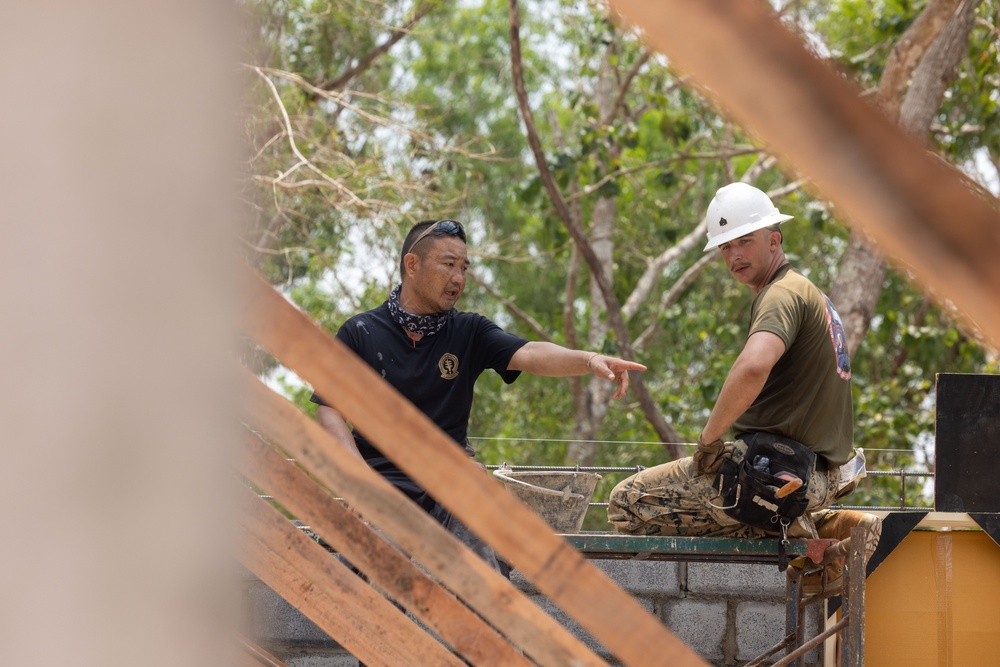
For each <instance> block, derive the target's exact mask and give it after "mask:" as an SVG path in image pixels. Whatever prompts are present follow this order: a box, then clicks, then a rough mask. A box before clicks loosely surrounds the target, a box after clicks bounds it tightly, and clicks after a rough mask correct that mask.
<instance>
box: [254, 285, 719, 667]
mask: <svg viewBox="0 0 1000 667" xmlns="http://www.w3.org/2000/svg"><path fill="white" fill-rule="evenodd" d="M246 271H247V275H246V279H245V281H244V289H245V300H244V302H243V304H242V305H243V308H242V313H243V326H244V329H245V332H246V333H247V334H248V335H249V336H251V337H252V338H253V339H254V340H256V341H257V342H258V343H260V344H261V345H262V346H263V347H264V348H265V349H267V350H268V351H269V352H270V353H271V354H273V355H274V356H275V357H276V358H277V359H279V360H280V361H281V362H282V363H283V364H285V365H286V366H287V367H289V368H291V369H292V370H294V371H295V372H296V373H298V374H299V376H300V377H302V378H303V379H304V380H305V381H307V382H309V383H310V384H311V385H312V386H313V387H314V388H315V389H316V390H317V391H318V392H319V393H321V394H322V395H323V397H324V398H326V399H327V400H328V401H331V403H332V404H333V405H334V406H335V407H336V408H337V409H338V410H339V411H340V412H341V413H342V414H343V415H344V416H345V417H346V418H347V420H348V421H350V422H351V423H353V424H354V425H355V426H357V427H358V428H359V429H361V430H362V431H364V433H365V434H366V435H367V436H368V437H369V438H370V439H371V440H372V441H373V442H375V444H376V445H377V446H378V447H379V449H380V450H381V451H383V452H384V453H386V454H387V455H388V456H390V457H391V458H392V459H393V461H394V462H395V463H396V464H397V465H398V466H399V467H400V468H402V469H403V470H404V471H405V472H406V473H407V474H408V475H410V476H411V477H412V478H413V479H414V480H416V481H417V482H418V483H419V484H421V485H422V486H423V487H424V488H426V489H428V490H430V491H431V493H433V494H434V496H435V498H437V499H438V500H439V502H441V503H442V504H443V505H445V506H446V507H447V508H448V509H449V510H450V511H452V512H453V513H454V514H455V515H456V516H457V517H458V518H459V519H460V520H462V521H463V522H464V523H465V524H466V525H468V526H470V527H472V528H473V529H474V530H475V531H476V532H477V534H478V535H479V536H480V537H481V538H483V539H484V540H486V541H487V542H488V543H489V544H490V545H492V546H493V547H494V548H495V549H497V550H498V551H499V552H500V553H501V554H503V556H504V557H505V558H506V559H507V560H508V561H509V562H511V563H512V564H513V565H514V566H515V567H516V568H517V569H518V570H520V572H521V573H522V574H523V575H524V576H525V577H527V578H528V579H529V580H530V581H532V582H533V583H534V584H535V585H536V586H537V587H538V589H539V590H540V591H541V592H542V593H543V594H545V595H546V596H547V597H548V598H549V599H550V600H552V601H553V602H554V603H556V604H557V605H559V606H560V607H561V608H562V609H563V610H564V611H566V612H567V613H568V614H569V615H570V616H572V617H573V618H574V619H575V620H576V621H577V622H579V623H580V625H581V626H583V627H584V628H585V629H586V630H587V631H588V632H590V633H591V634H592V635H593V636H594V637H595V638H596V639H598V640H599V641H600V642H601V643H602V644H604V646H606V647H607V648H608V649H609V650H611V651H612V652H613V653H614V654H615V655H616V656H617V657H618V658H619V659H621V660H622V661H623V662H625V663H626V664H628V665H635V666H640V665H650V666H652V665H660V664H662V663H663V660H664V657H665V656H669V657H670V659H671V662H672V664H674V665H677V666H678V667H686V666H688V665H699V666H700V665H705V664H706V663H705V662H704V661H702V659H701V658H700V657H699V656H698V655H697V653H695V652H694V651H693V650H692V649H691V648H689V647H688V646H686V645H685V644H684V643H683V642H681V641H680V640H679V639H677V637H675V636H674V635H673V634H672V633H671V632H670V631H669V630H668V629H667V628H666V627H665V626H664V625H663V624H662V623H661V622H660V621H659V620H658V619H656V618H654V617H653V616H651V615H650V614H649V613H647V612H646V610H645V609H644V608H643V607H642V606H641V605H640V604H639V603H638V602H636V601H635V600H634V599H632V597H631V596H629V595H628V594H627V593H626V592H625V591H623V590H622V589H621V588H619V587H618V586H617V585H616V584H615V583H614V582H613V581H612V580H611V579H610V578H608V577H607V576H606V575H605V574H604V573H603V572H601V571H600V570H599V569H597V568H596V567H595V566H594V565H592V564H591V563H589V562H587V561H586V560H585V559H584V558H583V557H582V556H581V555H580V554H579V553H578V552H577V551H576V550H575V549H573V547H572V546H571V545H569V544H568V543H567V542H566V540H564V539H563V538H561V537H559V536H558V535H556V534H554V533H553V532H552V530H551V528H549V526H548V524H546V523H545V522H544V521H543V520H542V519H541V518H540V517H538V516H537V515H536V514H535V513H534V512H532V511H531V510H530V509H528V508H527V507H526V506H525V505H524V504H522V503H521V502H520V501H518V500H517V499H515V498H514V497H513V496H512V495H511V494H509V493H507V492H506V491H504V490H503V489H502V488H500V486H499V485H498V484H497V483H496V482H495V481H494V480H492V479H490V478H489V476H487V475H485V474H483V473H482V472H481V471H480V470H479V469H478V467H477V466H476V465H475V463H474V462H473V461H472V460H471V459H469V457H468V456H466V455H465V453H464V452H463V451H462V450H461V448H459V447H457V446H456V445H455V443H454V442H453V441H452V440H451V439H450V438H449V437H448V436H447V435H445V434H444V433H443V432H442V431H441V430H440V429H438V428H437V427H436V426H435V425H434V424H433V423H432V422H431V421H430V420H429V419H427V417H426V416H425V415H424V414H423V413H421V412H420V411H419V410H417V409H416V408H415V407H414V406H413V405H412V404H411V403H409V401H407V400H406V399H404V398H403V397H402V396H401V395H400V394H399V393H398V392H396V391H395V390H394V389H393V388H392V387H390V386H389V385H388V384H387V383H386V382H384V381H383V380H382V379H381V378H380V377H379V376H378V375H377V374H376V373H375V371H373V370H372V369H371V368H370V367H369V366H368V365H367V364H365V363H364V362H362V361H361V360H360V359H358V358H357V356H355V355H354V354H353V353H352V352H350V350H348V349H347V348H346V347H345V346H344V345H343V344H341V343H340V342H339V341H337V340H335V339H334V338H333V337H332V336H330V335H329V334H327V333H326V332H325V331H323V330H322V329H321V328H320V327H319V326H317V325H316V323H314V322H313V321H312V320H310V319H309V318H308V317H307V316H306V315H305V314H303V313H302V312H301V311H299V310H298V309H296V308H295V307H294V306H293V305H292V304H290V303H289V302H287V301H286V300H285V299H284V298H283V297H282V296H281V295H280V294H279V293H278V292H277V291H275V290H274V289H273V288H272V287H271V286H270V285H269V284H268V283H267V282H266V281H264V279H263V278H261V277H260V276H259V275H258V274H256V273H255V272H253V271H252V270H251V269H249V268H248V269H247V270H246ZM390 415H391V418H389V416H390ZM307 421H310V422H311V420H307ZM317 428H319V427H318V426H317ZM277 441H281V440H280V439H277ZM283 446H284V445H283ZM429 461H433V462H434V463H433V465H428V463H427V462H429ZM313 472H314V473H315V471H313ZM333 486H334V488H337V490H338V492H340V493H342V494H343V495H344V497H345V498H347V500H348V501H349V502H350V503H351V504H352V505H354V506H356V507H357V508H358V509H359V510H360V511H361V512H362V514H366V513H367V512H368V511H369V508H368V507H366V505H365V504H364V503H366V502H367V501H369V500H371V498H370V497H365V498H358V497H355V496H353V495H350V494H349V493H348V491H347V489H345V488H342V487H338V486H336V485H333ZM376 523H378V522H377V521H376ZM379 527H380V528H382V529H383V530H385V531H386V533H388V534H389V535H390V537H391V538H392V539H393V540H394V541H396V542H397V543H400V544H401V545H402V542H400V541H399V540H398V539H397V537H396V535H394V534H392V533H390V532H389V530H388V529H387V528H386V527H385V526H382V525H381V524H379ZM403 548H404V549H407V550H408V551H409V548H408V547H407V546H403ZM435 575H436V576H437V575H438V573H436V572H435ZM476 608H477V610H478V611H480V613H482V611H483V610H482V609H481V608H479V607H476ZM498 627H499V626H498ZM508 636H511V635H509V633H508ZM525 650H527V647H525Z"/></svg>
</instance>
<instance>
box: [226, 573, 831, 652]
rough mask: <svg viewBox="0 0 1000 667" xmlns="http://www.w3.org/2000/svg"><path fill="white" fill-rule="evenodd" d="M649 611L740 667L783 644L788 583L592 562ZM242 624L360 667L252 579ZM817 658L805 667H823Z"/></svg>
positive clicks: (813, 625) (286, 644) (762, 576)
mask: <svg viewBox="0 0 1000 667" xmlns="http://www.w3.org/2000/svg"><path fill="white" fill-rule="evenodd" d="M593 563H594V564H595V565H596V566H597V567H599V568H600V569H602V570H603V571H604V572H605V573H606V574H608V576H609V577H611V578H612V579H613V580H614V581H615V582H617V583H618V585H619V586H621V587H622V588H624V589H625V590H627V591H629V592H630V593H631V594H632V595H633V596H634V597H635V598H636V600H637V601H638V602H639V603H640V604H641V605H642V606H643V607H645V608H646V610H647V611H649V612H650V613H652V614H653V615H655V616H657V617H658V618H660V619H662V620H663V622H664V623H665V624H666V626H667V627H669V628H670V629H671V631H673V632H674V634H676V635H677V636H678V637H679V638H680V639H681V640H682V641H684V642H685V643H686V644H687V645H688V646H691V647H692V648H693V649H694V650H696V651H697V652H698V653H699V654H700V655H701V656H702V657H703V658H704V659H705V660H706V661H708V662H709V663H711V664H712V665H718V666H720V667H722V666H739V665H743V664H745V663H746V662H748V661H749V660H751V659H752V658H755V657H757V656H758V655H760V654H761V653H763V652H764V651H765V650H767V649H769V648H770V647H771V646H774V645H775V644H777V643H778V642H779V641H781V640H782V638H783V637H784V636H785V577H784V574H783V573H781V572H779V571H778V569H777V567H776V566H774V565H754V564H728V563H680V562H671V561H637V560H594V561H593ZM512 581H513V582H514V584H515V585H517V586H518V587H519V588H520V589H521V590H523V591H524V592H525V594H527V595H528V596H530V597H531V598H532V599H534V600H535V602H536V603H537V604H538V605H539V606H540V607H541V608H542V609H544V610H545V611H547V612H548V613H549V614H551V615H552V616H553V617H554V618H556V619H558V620H559V621H560V622H561V623H562V624H563V625H564V626H566V627H567V628H569V629H570V631H571V632H573V633H574V634H575V635H576V636H578V637H579V638H580V639H581V640H582V641H583V642H584V643H586V644H587V645H588V646H590V647H591V648H592V649H593V650H594V651H595V652H596V653H598V654H599V655H601V656H603V657H605V658H606V659H607V660H608V662H609V664H611V665H617V664H619V663H618V662H616V661H615V660H614V658H613V657H612V656H611V655H610V654H609V652H608V651H607V649H605V648H604V647H603V646H602V645H601V644H600V643H599V642H598V641H597V640H595V639H594V638H593V637H591V636H590V635H589V634H588V633H587V632H585V631H584V630H583V629H582V628H581V627H580V626H579V625H578V624H577V623H576V622H575V621H574V620H573V619H571V618H570V617H569V616H567V615H566V614H565V613H564V612H563V611H562V610H561V609H559V608H558V607H557V606H556V605H555V604H553V603H552V602H551V601H550V600H548V599H547V598H546V597H545V596H543V595H542V594H540V593H539V592H538V591H537V590H536V589H535V587H534V586H533V584H531V582H529V581H528V580H527V579H525V578H524V577H522V576H520V575H519V574H518V572H517V571H515V572H514V573H513V575H512ZM243 613H244V618H243V623H244V627H245V631H246V633H247V634H248V636H250V637H252V638H254V639H255V641H257V642H258V643H259V644H260V645H261V646H263V647H264V648H266V649H267V650H269V651H270V652H272V653H273V654H274V655H275V656H277V657H278V658H280V659H281V660H282V661H284V662H285V663H286V664H287V665H288V666H289V667H321V666H322V667H347V666H349V665H350V666H351V667H353V666H354V665H356V664H357V661H356V660H355V659H354V658H352V657H351V656H350V655H349V654H348V653H347V652H346V651H345V650H344V649H343V648H341V647H340V646H339V645H338V644H337V643H336V642H334V641H333V640H332V639H330V638H329V637H327V636H326V634H325V633H323V631H322V630H320V629H319V628H317V627H316V626H315V625H314V624H313V623H312V622H311V621H309V619H307V618H305V617H304V616H302V614H300V613H299V612H298V611H296V610H295V609H294V608H293V607H291V606H290V605H289V604H288V603H287V602H285V601H284V600H282V599H281V598H280V597H279V596H278V595H277V594H275V593H274V592H273V591H271V590H270V589H269V588H268V587H267V586H265V585H264V584H263V583H261V582H260V581H259V580H257V579H256V578H254V577H252V576H247V578H246V580H245V583H244V593H243ZM807 619H808V620H807V632H808V635H809V636H813V635H815V634H817V633H818V632H819V627H820V614H819V613H818V612H817V610H815V609H812V610H810V612H809V614H808V616H807ZM822 665H823V655H822V652H821V651H819V650H813V651H811V652H810V653H809V654H807V655H806V659H805V662H804V667H822Z"/></svg>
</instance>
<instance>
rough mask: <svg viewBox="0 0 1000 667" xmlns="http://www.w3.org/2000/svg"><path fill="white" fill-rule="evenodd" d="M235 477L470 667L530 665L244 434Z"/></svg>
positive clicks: (271, 452)
mask: <svg viewBox="0 0 1000 667" xmlns="http://www.w3.org/2000/svg"><path fill="white" fill-rule="evenodd" d="M242 453H243V456H241V457H239V461H240V471H241V472H242V473H243V474H244V475H245V476H246V477H247V478H248V479H250V480H252V481H253V482H254V483H255V484H256V485H257V486H259V487H260V488H262V489H264V490H265V491H267V492H268V494H269V495H270V496H271V497H273V498H274V499H275V500H277V501H278V502H279V503H280V504H281V505H282V506H283V507H284V508H285V509H287V510H288V511H289V512H291V513H292V514H293V515H294V516H296V517H297V518H299V519H302V520H305V521H306V522H307V523H309V526H310V528H311V529H312V530H313V531H314V532H316V533H317V534H318V535H319V536H320V537H322V538H323V539H324V540H325V541H326V542H327V544H329V545H330V546H331V547H333V548H334V549H335V550H336V551H337V552H338V553H341V554H343V555H344V556H345V557H346V558H347V559H348V560H349V561H350V562H351V563H352V564H353V565H354V566H355V567H357V568H358V569H359V570H361V571H362V572H364V573H365V574H366V575H367V576H368V577H369V579H370V580H371V581H372V583H374V584H375V585H376V587H378V588H380V589H381V590H384V591H385V592H386V593H387V594H388V595H389V596H390V597H391V598H392V599H394V600H395V601H396V602H398V603H399V604H401V605H403V607H405V608H406V609H407V610H408V611H409V612H410V613H412V614H413V615H414V616H416V617H417V618H418V619H419V620H421V621H423V622H424V623H425V624H426V625H427V627H429V628H430V629H431V630H433V631H434V632H435V633H436V634H437V635H438V636H439V637H441V639H442V640H443V641H444V642H445V643H447V644H449V645H450V646H451V647H452V648H453V649H454V650H455V651H457V652H458V653H459V654H461V655H462V656H464V657H466V658H467V659H468V660H469V661H470V662H471V663H472V664H474V665H477V666H479V665H482V666H484V667H488V666H490V665H493V666H495V667H508V666H523V667H528V666H529V665H532V664H534V663H532V662H530V661H529V660H527V659H526V658H525V657H524V656H523V655H521V654H520V653H518V652H517V650H515V649H514V647H513V646H511V645H510V643H509V642H507V640H505V639H504V638H503V637H502V636H500V634H499V633H497V632H496V630H494V629H493V628H492V627H490V626H489V625H488V624H486V622H485V621H483V619H482V618H480V617H479V616H477V615H476V614H475V613H473V612H472V610H470V609H469V608H468V607H466V606H465V605H463V604H462V603H461V602H459V601H458V600H457V599H455V597H454V596H453V595H451V594H450V593H448V592H447V591H445V590H444V589H443V588H442V587H441V585H440V584H438V582H436V581H434V580H433V579H432V578H431V577H429V576H427V575H426V574H425V573H424V572H422V571H421V570H420V569H419V568H418V567H417V566H416V565H414V564H413V563H412V562H410V559H409V558H407V557H406V556H405V555H403V554H402V553H401V552H400V551H399V550H398V549H396V548H395V547H394V546H392V545H391V544H389V543H388V542H386V540H385V539H383V538H382V537H380V536H379V535H378V534H376V533H375V532H374V531H373V530H372V529H371V528H369V527H368V526H366V525H365V524H364V522H362V521H361V520H360V519H359V518H358V517H356V516H355V515H354V514H353V513H351V512H350V511H349V510H348V509H347V508H345V507H344V505H343V504H342V503H340V502H339V501H337V500H336V499H335V498H333V497H332V496H331V495H330V494H329V493H328V492H326V491H325V490H324V489H322V488H321V487H320V486H319V485H318V484H316V482H314V481H313V480H312V479H310V478H309V477H308V476H307V475H306V474H305V473H304V472H302V471H301V470H299V469H298V468H296V467H295V466H294V465H293V464H292V463H291V462H289V461H287V460H286V459H285V458H284V457H283V456H282V455H281V454H279V453H278V452H276V451H275V450H274V449H272V448H271V447H268V446H267V445H265V444H264V443H262V442H261V441H260V439H259V438H257V437H256V436H253V435H251V434H249V433H247V434H246V435H245V437H244V449H243V452H242Z"/></svg>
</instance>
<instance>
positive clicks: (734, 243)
mask: <svg viewBox="0 0 1000 667" xmlns="http://www.w3.org/2000/svg"><path fill="white" fill-rule="evenodd" d="M791 217H792V216H790V215H785V214H782V213H781V212H780V211H779V210H778V209H777V208H776V207H775V206H774V204H773V203H772V202H771V200H770V198H769V197H768V196H767V194H765V193H764V192H762V191H761V190H758V189H757V188H755V187H753V186H751V185H747V184H745V183H733V184H730V185H727V186H725V187H723V188H721V189H719V190H718V191H717V192H716V195H715V198H714V199H713V200H712V202H711V203H710V204H709V206H708V212H707V213H706V216H705V225H706V228H707V231H708V243H707V244H706V245H705V250H706V251H709V250H714V249H716V248H718V249H719V251H720V255H721V257H722V259H723V260H724V261H725V263H726V267H727V268H728V269H729V273H730V274H731V275H732V276H733V277H734V278H736V280H738V281H739V282H741V283H742V284H744V285H746V286H747V287H749V288H750V291H751V293H752V294H753V297H754V301H753V306H752V309H751V313H750V323H749V327H748V332H747V339H746V344H745V346H744V348H743V350H742V352H740V355H739V356H738V357H737V359H736V361H735V362H734V363H733V366H732V368H731V369H730V371H729V374H728V376H727V377H726V381H725V383H724V384H723V387H722V391H721V392H720V393H719V396H718V398H717V400H716V403H715V406H714V407H713V409H712V412H711V414H710V415H709V418H708V422H707V423H706V424H705V426H704V427H703V428H702V431H701V435H699V436H698V447H697V450H696V452H695V454H694V456H693V457H689V458H684V459H679V460H676V461H671V462H668V463H664V464H662V465H659V466H655V467H652V468H649V469H646V470H643V471H641V472H639V473H637V474H635V475H632V476H631V477H629V478H628V479H625V480H623V481H622V482H621V483H619V484H618V485H617V486H616V487H615V488H614V490H613V491H612V492H611V497H610V502H609V506H608V520H609V521H610V522H611V523H612V524H613V525H614V526H615V527H616V528H617V530H618V531H619V532H623V533H628V534H632V535H688V536H729V537H762V536H765V535H781V536H791V537H813V538H815V537H820V536H822V537H834V538H837V539H844V538H846V537H849V536H850V528H851V527H853V526H856V525H862V526H864V527H865V528H867V529H868V531H867V532H868V536H869V538H868V539H867V540H866V545H865V549H866V555H867V556H870V555H871V552H873V551H874V549H875V546H876V544H877V542H878V538H879V535H880V533H881V524H880V521H879V519H878V518H877V517H876V516H874V515H869V514H861V513H859V512H852V511H830V510H825V508H827V507H828V506H829V505H831V504H832V503H833V502H834V500H835V499H837V498H839V497H842V496H843V495H845V494H846V493H847V492H849V491H850V490H851V489H853V486H854V484H853V483H850V479H851V477H853V476H851V477H847V476H845V477H846V478H845V484H842V483H841V466H843V465H844V464H847V463H848V461H852V460H853V459H854V457H855V451H854V425H853V403H852V399H851V382H850V380H851V368H850V357H849V355H848V353H847V349H846V343H845V338H844V335H843V326H842V324H841V320H840V316H839V315H838V314H837V311H836V309H835V308H834V306H833V303H832V302H831V301H830V299H829V298H827V297H826V295H825V294H823V293H822V292H821V291H820V290H819V289H818V288H817V287H816V286H815V285H813V283H812V282H810V281H809V279H808V278H806V277H805V276H803V275H802V274H801V273H799V272H798V271H796V270H795V269H794V268H792V267H791V265H790V264H789V263H788V260H787V259H786V258H785V253H784V250H783V249H782V245H781V244H782V234H781V231H780V229H779V227H778V225H780V224H781V223H783V222H785V221H786V220H789V219H791ZM730 432H731V433H732V434H733V436H734V438H733V440H730V441H723V438H724V437H726V436H727V435H728V434H729V433H730ZM799 564H801V562H800V563H799ZM838 568H839V564H833V565H831V566H828V568H827V572H826V573H825V576H824V573H822V572H817V573H815V574H814V575H812V576H811V577H807V579H806V589H807V592H809V593H812V592H818V591H819V590H822V589H823V588H824V586H825V587H826V590H828V591H829V590H833V589H835V588H837V587H839V585H840V581H841V577H840V574H841V570H839V569H838Z"/></svg>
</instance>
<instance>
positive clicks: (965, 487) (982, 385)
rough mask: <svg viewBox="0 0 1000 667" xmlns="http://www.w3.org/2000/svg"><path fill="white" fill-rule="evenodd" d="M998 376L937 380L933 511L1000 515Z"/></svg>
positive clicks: (943, 376)
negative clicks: (999, 481) (999, 482)
mask: <svg viewBox="0 0 1000 667" xmlns="http://www.w3.org/2000/svg"><path fill="white" fill-rule="evenodd" d="M997 470H1000V376H997V375H960V374H952V373H941V374H939V375H938V376H937V422H936V435H935V479H934V509H936V510H937V511H939V512H1000V484H998V483H997V480H996V471H997Z"/></svg>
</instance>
